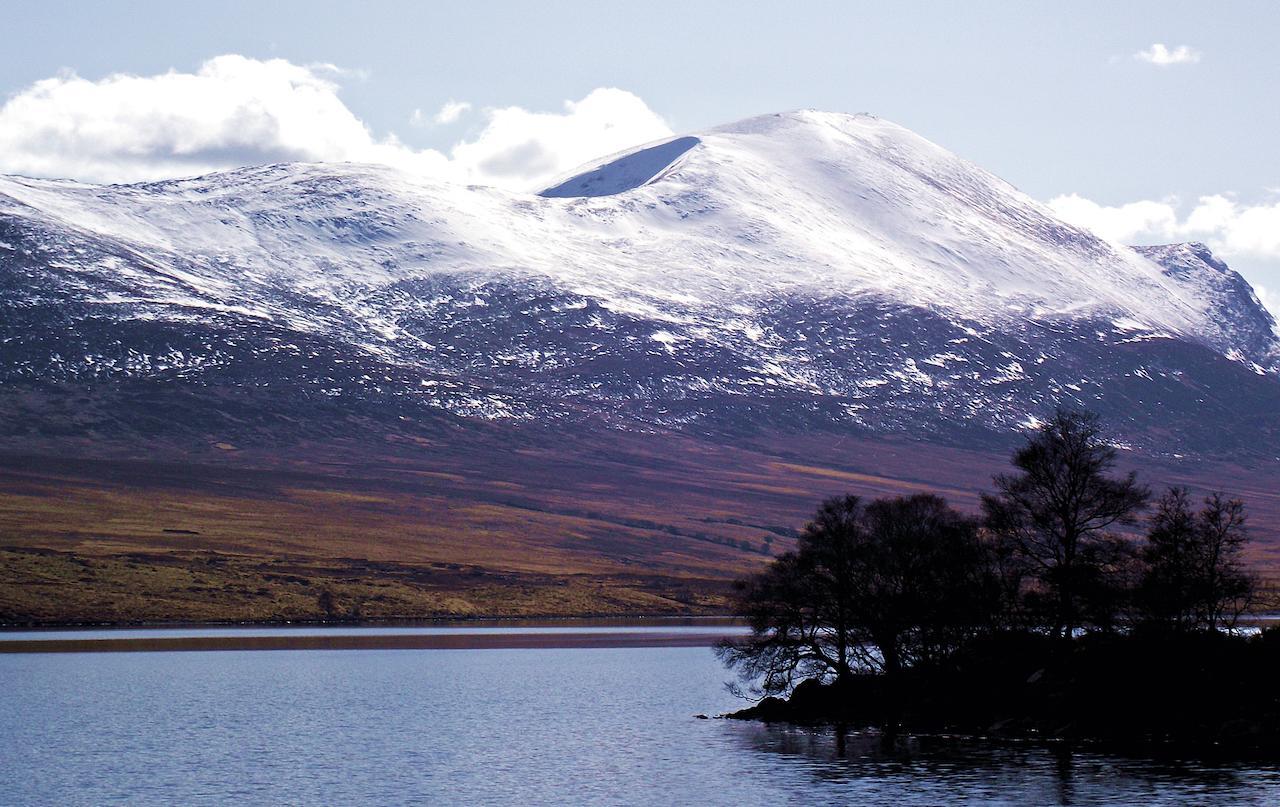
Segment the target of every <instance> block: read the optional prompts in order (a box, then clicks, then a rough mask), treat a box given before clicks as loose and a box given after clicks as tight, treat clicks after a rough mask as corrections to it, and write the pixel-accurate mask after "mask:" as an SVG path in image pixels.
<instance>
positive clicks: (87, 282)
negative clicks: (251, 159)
mask: <svg viewBox="0 0 1280 807" xmlns="http://www.w3.org/2000/svg"><path fill="white" fill-rule="evenodd" d="M604 191H609V192H608V193H605V192H604ZM549 192H554V193H552V195H551V196H546V195H543V196H538V195H534V194H514V193H508V192H504V191H498V190H494V189H491V188H479V187H471V186H454V185H448V184H445V183H440V182H433V181H430V180H427V179H422V178H415V177H409V176H406V175H403V174H401V173H399V172H396V171H394V170H393V169H389V168H385V167H370V166H361V165H352V164H291V163H285V164H276V165H269V166H260V167H253V168H245V169H239V170H236V171H232V172H224V173H218V174H212V175H207V176H204V177H198V178H193V179H184V180H171V181H164V182H153V183H144V184H138V185H117V186H94V185H86V184H83V183H67V182H56V181H43V180H26V179H14V178H2V179H0V245H2V246H0V261H3V263H4V272H3V275H0V282H3V284H4V286H3V288H2V289H0V291H2V292H3V305H4V307H5V310H6V323H7V325H8V327H7V328H5V329H4V331H5V332H4V334H3V336H2V337H0V339H2V340H3V341H2V342H0V379H3V380H4V383H5V384H7V385H9V386H10V387H13V385H14V384H18V383H21V384H36V385H45V386H48V385H49V384H51V383H54V384H63V385H70V386H69V387H68V389H78V388H81V387H83V386H84V385H85V384H86V383H92V384H95V385H97V387H98V390H99V393H98V394H99V395H101V396H104V397H110V396H112V395H122V396H124V397H123V398H121V399H120V400H119V401H118V402H117V403H115V404H113V405H112V407H111V408H112V409H113V410H121V409H123V410H128V409H129V407H130V406H131V404H130V403H129V402H128V401H129V400H130V398H129V396H128V395H125V393H124V392H123V390H124V389H125V388H126V387H127V388H129V389H133V388H135V387H139V386H141V387H145V386H147V385H148V384H151V385H161V386H162V387H163V388H165V389H169V390H172V389H173V388H174V386H175V385H177V386H179V387H181V389H182V390H183V391H184V394H188V395H190V396H191V397H192V398H193V400H194V399H196V398H200V397H201V396H204V397H205V398H207V399H208V401H207V406H206V407H205V408H203V409H201V410H200V411H201V412H203V413H204V414H203V415H202V417H205V418H211V419H213V420H214V421H219V422H220V421H221V420H222V418H220V417H218V414H219V413H218V412H217V408H218V406H219V405H222V404H224V403H225V401H226V396H227V395H229V394H231V393H232V392H233V391H234V393H235V395H241V394H246V395H248V394H252V395H256V396H259V397H260V398H261V399H262V400H264V401H267V400H273V401H274V400H276V398H277V397H279V398H280V400H279V402H277V403H272V404H270V405H269V406H267V407H266V409H268V410H271V411H275V409H277V408H279V409H283V410H288V409H290V407H291V406H292V405H291V404H289V403H288V401H289V399H290V396H293V397H294V398H296V399H297V400H298V401H305V402H307V404H306V406H302V407H301V410H302V411H314V412H315V413H316V417H317V418H326V417H327V418H333V417H339V416H338V415H337V414H335V413H341V412H343V411H346V410H345V409H344V406H346V405H347V402H350V406H351V407H352V408H354V409H356V410H359V411H361V412H362V413H364V414H363V415H362V416H367V417H370V418H374V419H375V420H376V419H381V420H386V419H388V418H390V419H395V418H403V419H408V420H410V421H412V420H413V419H414V418H426V419H428V420H429V419H431V418H434V417H435V415H434V414H432V413H433V412H434V413H447V414H449V415H451V416H457V417H462V418H464V419H465V418H481V419H487V420H512V421H523V422H544V423H566V424H568V423H575V422H579V423H588V422H596V421H598V422H601V423H604V424H605V425H607V426H608V427H610V428H623V429H631V430H640V431H645V430H653V429H677V430H691V431H694V432H696V433H744V432H751V431H760V430H775V429H783V430H788V429H791V430H806V429H819V430H832V431H837V432H838V431H846V430H853V431H858V432H870V433H892V434H914V435H918V436H921V437H924V438H927V439H961V440H981V439H982V437H981V435H982V434H983V433H992V434H995V433H1008V432H1009V431H1011V430H1012V431H1016V430H1017V429H1019V428H1024V427H1025V426H1026V425H1027V424H1029V423H1033V422H1034V419H1035V417H1036V416H1037V415H1038V414H1042V413H1043V411H1044V410H1045V409H1046V408H1049V407H1051V406H1053V405H1055V404H1058V403H1063V404H1067V405H1081V406H1090V407H1093V408H1098V409H1101V410H1102V411H1103V412H1104V414H1106V415H1108V416H1111V417H1114V418H1115V419H1116V420H1117V432H1118V435H1117V440H1118V441H1120V442H1122V443H1126V444H1132V445H1141V446H1143V447H1144V448H1145V449H1146V450H1152V451H1164V452H1171V453H1182V452H1208V453H1214V452H1222V451H1234V450H1237V449H1238V448H1239V447H1242V446H1250V445H1252V446H1254V447H1255V448H1256V447H1257V444H1258V440H1257V436H1256V434H1255V435H1252V436H1249V435H1246V434H1245V433H1244V432H1243V428H1244V427H1245V424H1248V425H1249V426H1251V427H1253V428H1260V429H1261V430H1262V433H1263V434H1264V435H1274V434H1276V433H1277V431H1276V430H1277V428H1280V426H1277V424H1275V423H1274V420H1275V418H1274V416H1272V415H1269V414H1268V409H1269V408H1271V409H1274V407H1272V402H1273V401H1274V400H1276V398H1277V393H1276V389H1277V388H1280V384H1277V376H1278V375H1280V369H1278V368H1280V340H1278V339H1277V338H1276V333H1275V326H1274V319H1273V318H1272V317H1271V315H1270V314H1269V313H1268V312H1267V311H1266V310H1265V308H1263V307H1262V305H1261V303H1260V302H1259V301H1258V299H1257V297H1256V295H1254V294H1253V292H1252V289H1251V288H1249V286H1248V284H1247V283H1246V282H1245V281H1244V280H1243V278H1241V277H1240V276H1239V275H1238V274H1236V273H1234V272H1232V271H1231V270H1230V269H1228V268H1226V266H1225V264H1222V263H1221V262H1220V261H1217V260H1216V258H1213V256H1212V255H1211V254H1210V253H1208V252H1207V250H1203V249H1201V248H1197V247H1186V248H1178V247H1173V246H1170V247H1159V248H1157V247H1144V248H1138V249H1136V250H1129V249H1126V248H1121V247H1118V246H1116V245H1112V244H1109V243H1108V242H1105V241H1103V240H1102V239H1100V238H1098V237H1096V236H1093V235H1092V234H1089V233H1087V232H1085V231H1083V230H1080V229H1079V228H1076V227H1073V226H1071V225H1068V224H1065V223H1063V222H1060V221H1057V220H1056V219H1055V218H1054V217H1053V216H1052V213H1051V212H1050V211H1049V210H1048V209H1047V208H1046V207H1045V206H1043V205H1041V204H1040V203H1038V202H1035V201H1034V200H1032V199H1030V198H1029V197H1026V196H1025V195H1024V194H1021V193H1020V192H1018V191H1016V189H1014V188H1012V186H1009V185H1008V184H1007V183H1005V182H1004V181H1003V180H1000V179H998V178H996V177H994V176H992V175H990V174H989V173H987V172H985V171H983V170H982V169H980V168H978V167H977V166H974V165H973V164H972V163H969V162H967V161H965V160H963V159H961V158H959V157H956V156H955V155H952V154H950V153H949V152H946V151H945V149H942V148H941V147H939V146H937V145H936V144H933V143H931V142H929V141H927V140H925V139H923V138H920V137H919V136H917V135H915V134H913V133H911V132H909V131H908V130H906V129H904V128H902V127H899V126H897V125H895V124H892V123H889V122H887V121H883V120H881V119H879V118H876V117H874V116H870V115H858V116H847V115H840V114H834V113H821V112H816V111H800V112H793V113H787V114H779V115H765V116H760V117H757V118H751V119H747V120H745V121H739V122H737V123H734V124H728V125H726V126H722V127H716V128H713V129H709V130H706V131H703V132H698V133H694V134H691V135H682V136H677V137H674V138H670V139H667V140H664V141H659V142H657V143H651V144H647V145H645V146H641V147H638V148H637V149H633V150H630V151H626V152H622V153H619V154H616V155H612V156H610V157H608V158H604V159H602V160H600V161H596V162H595V163H592V164H589V165H588V166H587V167H586V169H585V170H584V171H582V172H578V173H576V174H574V175H572V176H569V177H567V178H564V179H562V180H561V181H559V182H558V184H555V185H553V186H552V187H551V188H549V189H547V190H546V191H544V192H543V193H544V194H546V193H549ZM571 192H572V193H577V194H580V195H571ZM582 194H585V195H582ZM1248 377H1253V378H1254V379H1257V380H1256V381H1250V380H1247V378H1248ZM117 382H118V383H119V384H120V385H121V386H120V388H119V389H117V390H115V391H111V390H104V389H103V387H102V385H103V384H104V383H117ZM15 389H16V388H13V389H10V390H9V392H10V393H11V397H12V396H13V393H14V390H15ZM282 389H288V392H279V391H280V390H282ZM1237 390H1242V391H1237ZM33 394H35V393H33ZM46 394H47V395H52V396H53V397H55V398H56V397H57V395H58V394H60V393H54V392H49V391H48V390H47V389H46V390H43V391H41V392H40V393H39V395H46ZM130 394H132V393H130ZM298 405H299V406H301V404H298ZM24 412H27V413H28V414H27V417H28V418H31V417H34V418H36V421H37V422H38V421H40V420H41V418H43V419H45V420H48V418H47V417H44V416H42V415H40V414H39V413H38V412H32V411H30V410H29V409H28V410H24ZM326 412H327V413H329V414H323V413H326ZM113 417H114V416H113ZM138 418H142V414H139V415H138V416H137V418H135V419H138ZM1213 418H1220V419H1222V420H1224V421H1230V422H1233V423H1236V424H1239V425H1238V426H1236V427H1233V428H1235V429H1236V432H1238V433H1236V432H1232V434H1230V435H1228V436H1227V437H1224V438H1223V439H1221V440H1217V442H1216V443H1215V438H1214V436H1213V434H1212V433H1211V431H1212V429H1211V427H1210V424H1209V423H1208V422H1205V421H1206V420H1208V419H1213ZM148 422H150V421H148ZM273 422H274V421H273ZM64 425H65V424H64ZM322 425H323V424H317V428H319V427H320V426H322ZM102 427H103V428H104V429H107V431H108V432H109V431H110V428H114V427H112V426H111V425H110V424H109V423H106V422H103V426H102ZM59 428H62V426H60V424H58V423H42V424H40V426H39V429H44V430H46V431H48V430H52V431H55V432H56V431H58V430H59ZM76 428H82V427H76ZM39 429H37V430H39ZM264 429H265V430H266V431H267V432H269V431H270V427H264ZM127 431H129V430H127ZM1170 432H1172V434H1173V438H1172V439H1170V438H1169V437H1167V436H1165V435H1168V434H1169V433H1170ZM15 437H16V435H15ZM1261 446H1262V447H1261V449H1260V450H1261V451H1262V452H1263V453H1266V452H1268V451H1270V450H1271V446H1272V443H1271V442H1269V440H1268V439H1264V440H1262V443H1261Z"/></svg>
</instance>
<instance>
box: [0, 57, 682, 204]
mask: <svg viewBox="0 0 1280 807" xmlns="http://www.w3.org/2000/svg"><path fill="white" fill-rule="evenodd" d="M347 75H349V74H348V73H347V72H345V71H343V70H340V69H339V68H337V67H334V66H333V65H299V64H294V63H292V62H289V61H286V60H283V59H270V60H259V59H252V58H248V57H245V56H239V55H233V54H232V55H223V56H218V57H216V58H213V59H209V60H208V61H206V62H204V63H203V64H202V65H201V66H200V67H199V68H198V69H197V70H196V71H194V72H189V73H188V72H180V71H175V70H170V71H169V72H167V73H162V74H158V75H151V76H135V75H127V74H113V75H110V76H107V77H105V78H102V79H99V80H96V81H94V80H90V79H86V78H82V77H80V76H78V75H76V74H74V73H64V74H61V75H58V76H54V77H51V78H47V79H43V80H41V81H38V82H36V83H35V84H32V85H31V86H29V87H27V88H26V89H24V90H22V91H20V92H18V93H17V94H15V95H14V96H12V97H10V98H9V99H8V100H7V101H6V102H5V103H4V105H3V106H2V107H0V173H6V174H23V175H29V176H39V177H58V178H72V179H80V180H86V181H93V182H133V181H146V180H154V179H164V178H172V177H180V176H193V175H197V174H203V173H208V172H210V171H215V170H220V169H226V168H235V167H239V166H244V165H253V164H261V163H271V162H283V161H312V162H366V163H377V164H385V165H391V166H395V167H397V168H400V169H402V170H407V171H410V172H413V173H417V174H425V175H430V176H438V177H441V178H447V179H454V180H458V181H465V182H472V183H477V184H495V185H502V186H505V187H513V188H520V189H526V188H527V187H532V186H535V185H537V184H538V183H540V182H541V181H543V180H546V179H549V178H550V177H552V176H555V175H556V174H559V173H563V172H564V171H567V170H569V169H570V168H572V167H574V166H576V165H578V164H580V163H581V162H583V161H585V160H587V159H590V158H592V157H595V156H598V155H599V154H602V153H608V152H611V151H617V150H619V149H621V148H625V147H626V146H629V145H633V144H635V143H637V142H644V141H646V140H652V139H655V138H658V137H663V136H665V135H667V134H670V128H669V127H668V126H667V125H666V123H665V122H664V121H663V120H662V118H661V117H659V116H658V115H657V114H656V113H654V112H653V111H652V110H651V109H649V107H648V106H647V105H646V104H645V103H644V101H642V100H641V99H640V98H638V97H637V96H635V95H633V94H631V93H629V92H626V91H624V90H619V89H613V88H599V89H596V90H593V91H592V92H590V93H588V94H587V95H586V96H585V97H584V98H582V99H580V100H577V101H566V102H565V104H564V108H563V109H562V110H561V111H557V112H534V111H529V110H526V109H522V108H520V107H505V108H500V109H487V110H483V111H482V115H483V116H484V124H483V127H482V128H481V130H480V131H479V133H478V134H477V135H475V137H474V138H473V139H471V140H468V141H463V142H460V143H458V144H457V145H456V146H454V147H453V148H452V149H451V150H450V151H449V153H447V154H446V153H444V152H442V151H439V150H435V149H415V148H413V147H411V146H409V145H407V144H405V143H403V142H402V141H400V140H399V139H398V138H397V137H396V136H395V134H394V133H388V134H386V135H383V136H379V135H377V134H375V133H374V132H373V131H372V130H371V129H370V127H369V126H368V125H366V124H365V123H364V122H363V121H361V120H360V118H359V117H357V116H356V115H355V114H354V113H353V112H352V111H351V109H350V108H348V107H347V106H346V104H345V103H344V102H343V101H342V99H341V97H340V90H341V86H340V82H341V80H342V79H343V78H344V77H346V76H347ZM463 111H465V110H464V108H463V107H462V106H461V105H456V104H455V105H453V106H446V108H445V109H444V110H442V112H441V115H440V116H437V117H438V119H439V120H441V121H442V122H448V121H449V120H456V119H457V117H458V116H459V115H460V114H461V113H462V112H463Z"/></svg>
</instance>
